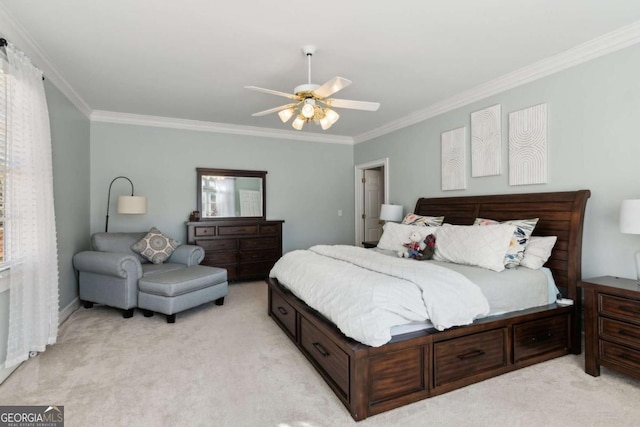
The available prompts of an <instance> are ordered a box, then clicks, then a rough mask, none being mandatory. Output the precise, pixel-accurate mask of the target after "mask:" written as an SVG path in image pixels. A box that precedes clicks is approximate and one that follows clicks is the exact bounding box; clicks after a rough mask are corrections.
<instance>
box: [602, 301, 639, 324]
mask: <svg viewBox="0 0 640 427" xmlns="http://www.w3.org/2000/svg"><path fill="white" fill-rule="evenodd" d="M599 297H600V298H599V301H598V311H599V312H600V313H601V314H607V315H610V316H613V317H618V318H621V319H624V320H630V321H632V322H639V323H640V301H638V300H632V299H629V298H622V297H615V296H612V295H607V294H600V295H599Z"/></svg>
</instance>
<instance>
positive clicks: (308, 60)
mask: <svg viewBox="0 0 640 427" xmlns="http://www.w3.org/2000/svg"><path fill="white" fill-rule="evenodd" d="M307 62H308V67H307V69H308V70H309V73H308V80H309V84H311V53H307Z"/></svg>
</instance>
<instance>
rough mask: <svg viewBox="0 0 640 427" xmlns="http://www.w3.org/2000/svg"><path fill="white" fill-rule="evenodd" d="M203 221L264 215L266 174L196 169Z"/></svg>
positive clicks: (262, 172)
mask: <svg viewBox="0 0 640 427" xmlns="http://www.w3.org/2000/svg"><path fill="white" fill-rule="evenodd" d="M196 171H197V175H198V178H197V185H198V210H199V211H200V218H201V219H202V220H203V221H206V220H208V219H209V220H211V219H242V218H262V219H265V215H266V206H267V205H266V177H267V172H266V171H247V170H233V169H209V168H196Z"/></svg>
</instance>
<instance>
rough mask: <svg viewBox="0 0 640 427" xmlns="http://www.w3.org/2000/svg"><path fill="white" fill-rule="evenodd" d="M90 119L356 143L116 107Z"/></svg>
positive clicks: (347, 140) (310, 140)
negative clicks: (115, 109)
mask: <svg viewBox="0 0 640 427" xmlns="http://www.w3.org/2000/svg"><path fill="white" fill-rule="evenodd" d="M90 119H91V121H92V122H103V123H118V124H128V125H138V126H152V127H161V128H171V129H184V130H195V131H200V132H213V133H226V134H232V135H246V136H259V137H264V138H277V139H290V140H295V141H309V142H324V143H330V144H345V145H353V138H351V137H349V136H339V135H326V134H321V133H310V132H299V131H290V130H278V129H269V128H262V127H256V126H239V125H231V124H227V123H215V122H205V121H199V120H188V119H175V118H171V117H158V116H146V115H142V114H129V113H118V112H114V111H101V110H94V111H93V112H92V113H91V117H90Z"/></svg>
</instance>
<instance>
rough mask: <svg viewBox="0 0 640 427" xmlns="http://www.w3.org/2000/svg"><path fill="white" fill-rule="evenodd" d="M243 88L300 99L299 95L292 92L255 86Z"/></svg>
mask: <svg viewBox="0 0 640 427" xmlns="http://www.w3.org/2000/svg"><path fill="white" fill-rule="evenodd" d="M244 88H245V89H251V90H257V91H258V92H264V93H269V94H271V95H278V96H284V97H285V98H289V99H295V100H298V101H299V100H300V97H299V96H297V95H294V94H292V93H285V92H278V91H277V90H271V89H265V88H262V87H257V86H245V87H244Z"/></svg>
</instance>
